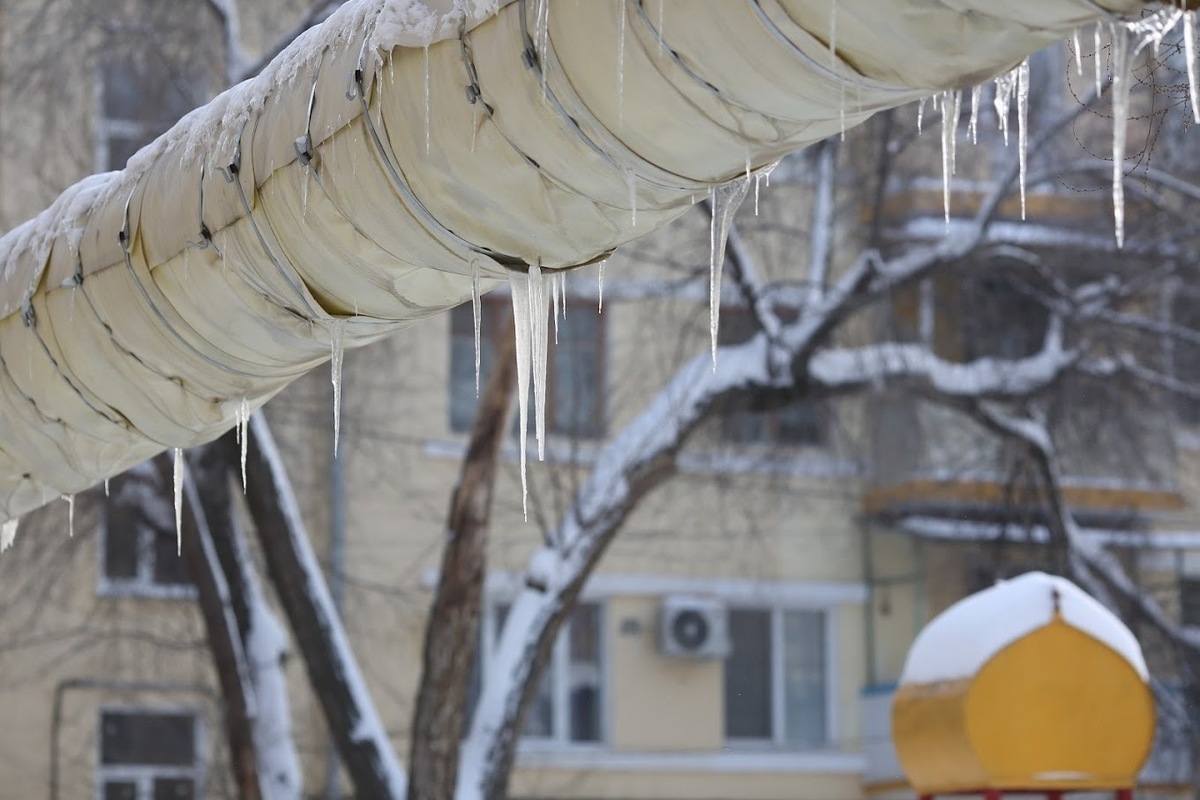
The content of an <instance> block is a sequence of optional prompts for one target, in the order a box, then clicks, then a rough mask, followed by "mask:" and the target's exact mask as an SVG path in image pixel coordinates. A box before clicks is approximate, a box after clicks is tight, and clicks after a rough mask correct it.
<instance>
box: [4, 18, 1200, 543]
mask: <svg viewBox="0 0 1200 800" xmlns="http://www.w3.org/2000/svg"><path fill="white" fill-rule="evenodd" d="M831 3H832V9H833V13H832V14H831V18H830V25H831V30H830V37H829V40H830V51H831V52H830V56H831V59H832V58H835V57H836V35H837V33H836V24H837V23H836V20H837V15H836V9H837V0H831ZM623 16H624V15H622V17H623ZM548 17H549V4H548V3H546V2H545V0H539V3H538V6H537V11H536V14H535V18H536V29H535V30H536V33H535V44H536V46H537V47H538V48H539V50H544V48H545V47H546V38H547V28H548ZM623 23H624V19H622V30H621V35H620V36H619V38H618V57H617V74H616V80H617V93H618V99H619V100H620V95H621V94H623V92H622V89H623V82H624V38H625V37H624V24H623ZM1180 23H1182V24H1183V30H1184V35H1183V39H1184V51H1185V58H1186V64H1187V73H1188V88H1189V91H1188V94H1189V99H1190V104H1191V109H1192V115H1193V118H1194V119H1195V121H1196V122H1197V123H1200V90H1198V88H1197V87H1198V76H1197V56H1196V34H1197V29H1196V12H1195V11H1184V10H1181V9H1177V8H1166V9H1163V10H1161V11H1159V12H1158V13H1156V14H1153V15H1149V16H1146V17H1144V18H1141V19H1138V20H1133V21H1120V20H1106V21H1102V22H1098V23H1096V25H1095V26H1094V29H1093V42H1094V50H1093V75H1094V80H1095V87H1096V92H1097V94H1099V93H1100V92H1101V91H1102V90H1103V84H1104V75H1105V70H1104V68H1103V64H1102V61H1101V55H1100V54H1101V52H1102V51H1103V49H1104V48H1103V43H1104V38H1105V36H1106V35H1107V38H1108V40H1109V42H1110V55H1109V72H1110V73H1111V76H1112V86H1111V91H1112V112H1113V113H1112V116H1113V141H1112V161H1113V180H1112V183H1113V187H1112V191H1113V218H1114V227H1115V235H1116V241H1117V246H1118V247H1122V246H1123V245H1124V242H1125V203H1124V190H1123V186H1122V179H1123V177H1124V160H1125V146H1126V122H1127V119H1128V113H1129V93H1130V88H1131V87H1130V84H1131V74H1130V73H1131V71H1132V69H1133V65H1134V63H1135V62H1136V58H1137V56H1138V55H1139V54H1140V53H1141V52H1143V51H1144V50H1145V49H1146V48H1147V47H1150V48H1153V49H1154V50H1155V52H1157V50H1158V48H1159V46H1160V45H1161V44H1162V41H1163V39H1164V37H1165V36H1166V35H1167V34H1168V33H1169V32H1170V31H1171V30H1173V29H1175V28H1176V27H1177V26H1178V25H1179V24H1180ZM659 27H660V30H661V28H662V26H661V23H660V26H659ZM1072 45H1073V51H1074V56H1075V69H1076V71H1077V74H1079V75H1082V74H1083V61H1082V54H1081V46H1080V32H1079V31H1076V32H1075V34H1074V35H1073V37H1072ZM426 64H428V56H426ZM994 83H995V96H994V101H993V105H994V107H995V111H996V116H997V119H998V121H999V127H1000V131H1001V133H1002V134H1003V136H1004V142H1005V144H1006V145H1007V143H1008V139H1009V115H1010V111H1011V108H1012V102H1013V99H1014V98H1015V99H1016V106H1017V146H1018V161H1019V184H1020V197H1021V217H1022V219H1024V217H1025V177H1026V152H1027V148H1028V144H1029V137H1028V116H1029V91H1030V85H1029V62H1028V60H1025V61H1023V62H1022V63H1021V64H1020V65H1018V66H1017V67H1016V68H1014V69H1013V70H1012V71H1011V72H1009V73H1007V74H1005V75H1001V76H1000V77H998V78H996V79H995V81H994ZM424 92H425V102H424V107H425V113H426V116H427V117H428V114H429V77H428V66H426V76H425V85H424ZM982 96H983V87H982V86H976V87H975V88H974V89H972V90H971V96H970V104H969V114H970V116H969V121H968V124H967V132H968V135H969V136H970V138H971V141H972V143H975V142H976V141H977V136H978V127H979V114H980V103H981V100H982ZM930 99H931V100H932V104H933V108H934V110H935V111H938V112H940V115H941V121H942V130H941V137H942V182H943V187H942V196H943V206H944V209H943V210H944V213H945V219H946V223H947V224H949V222H950V194H951V192H950V186H951V179H952V178H953V176H954V174H955V163H956V157H957V137H958V128H959V123H960V121H961V118H962V112H963V96H962V93H961V92H959V91H957V90H950V91H946V92H942V93H939V94H936V95H933V96H932V98H930ZM926 102H927V101H926V100H922V101H921V102H920V104H919V105H918V108H917V128H918V132H920V129H921V127H922V124H923V117H924V111H925V104H926ZM428 137H429V133H428V120H426V147H427V148H428ZM772 168H773V165H772V166H770V167H767V168H765V169H762V170H759V171H758V172H757V173H753V174H752V171H751V168H750V165H749V163H747V165H746V173H745V175H744V176H739V177H738V178H736V179H734V180H732V181H729V182H728V183H725V184H721V185H719V186H714V187H713V189H712V190H711V193H710V195H709V204H710V211H711V215H712V222H711V228H710V232H709V245H710V256H709V334H710V337H711V349H712V357H713V368H714V369H716V359H717V340H718V324H719V321H720V297H721V282H722V272H723V266H724V262H725V245H726V241H727V238H728V235H729V228H730V225H731V223H732V220H733V217H734V214H735V213H736V212H737V210H738V208H739V207H740V206H741V204H742V201H743V200H745V198H746V195H747V194H748V190H749V188H750V182H751V180H752V179H753V180H754V201H755V210H756V212H757V207H758V194H759V183H760V181H762V180H763V179H766V180H767V182H768V185H770V184H769V179H770V171H771V169H772ZM626 181H627V183H628V184H629V187H630V199H631V202H630V205H631V208H630V214H631V216H632V218H633V221H634V223H635V224H636V220H637V204H636V198H637V194H636V190H635V189H636V187H635V176H634V175H633V173H632V172H629V173H628V174H627V175H626ZM565 277H566V276H565V273H563V272H551V273H544V272H543V271H542V268H541V267H540V266H537V265H531V266H530V267H529V270H528V272H519V271H512V272H510V274H509V281H510V288H511V291H512V304H513V314H514V318H515V327H516V337H517V341H516V345H517V347H516V351H517V356H516V357H517V392H518V408H519V416H520V433H519V436H520V462H521V494H522V508H523V509H525V510H526V515H528V484H527V479H526V444H527V430H528V415H529V407H528V406H529V392H530V385H531V384H532V389H533V398H534V428H535V436H536V439H537V449H538V458H539V460H541V459H544V458H545V436H546V419H545V415H546V369H547V361H548V337H549V323H548V320H549V319H550V318H551V313H550V312H551V306H553V316H552V318H553V320H554V331H555V340H556V342H557V338H558V320H559V315H560V313H562V314H563V315H565V312H566V281H565ZM599 281H600V286H599V293H600V298H599V307H600V311H601V312H603V310H604V265H603V263H601V264H600V269H599ZM472 287H473V291H472V308H473V310H474V317H475V390H476V394H478V393H479V364H480V359H479V352H480V311H481V306H480V301H479V279H478V270H477V269H476V272H475V275H474V277H473V280H472ZM326 327H327V328H328V332H329V338H330V350H331V374H330V378H331V381H332V383H333V396H334V421H333V425H334V448H335V451H336V448H337V447H338V438H339V434H340V427H341V425H340V422H341V419H340V418H341V396H342V360H343V337H344V322H342V321H340V320H335V321H332V322H330V323H328V324H327V326H326ZM249 418H250V409H249V406H248V404H247V401H246V400H245V399H244V398H243V399H242V400H241V401H240V403H239V406H238V409H237V428H238V440H239V443H240V445H241V462H242V486H243V489H244V488H245V483H246V426H247V423H248V422H249ZM183 470H184V459H183V452H182V450H181V449H179V448H176V449H175V450H174V472H175V475H174V495H175V523H176V529H177V534H178V535H180V536H181V535H182V533H181V532H182V514H183V511H182V495H183ZM67 499H68V501H69V502H72V509H73V508H74V505H73V500H72V498H67ZM72 516H73V514H72ZM16 530H17V521H16V520H11V521H9V522H6V523H4V524H3V526H2V527H0V551H3V550H4V549H7V548H8V547H9V546H11V544H12V542H13V539H14V538H15V536H16Z"/></svg>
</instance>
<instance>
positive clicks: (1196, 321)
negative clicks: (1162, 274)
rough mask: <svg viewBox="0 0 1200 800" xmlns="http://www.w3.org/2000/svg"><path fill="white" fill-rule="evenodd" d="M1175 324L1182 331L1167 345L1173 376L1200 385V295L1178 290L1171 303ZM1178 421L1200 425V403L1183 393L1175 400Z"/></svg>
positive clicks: (1193, 291)
mask: <svg viewBox="0 0 1200 800" xmlns="http://www.w3.org/2000/svg"><path fill="white" fill-rule="evenodd" d="M1170 321H1171V324H1172V325H1174V326H1176V327H1177V328H1178V329H1179V331H1180V332H1181V333H1180V335H1177V336H1171V337H1168V338H1167V340H1166V342H1165V345H1166V347H1167V353H1168V357H1169V361H1170V369H1171V376H1172V377H1173V378H1175V379H1177V380H1179V381H1182V382H1184V383H1187V384H1191V385H1196V384H1200V339H1198V338H1196V337H1197V336H1200V292H1197V291H1196V290H1195V289H1192V288H1188V289H1184V288H1183V287H1180V288H1179V289H1177V291H1176V294H1175V296H1174V298H1172V302H1171V320H1170ZM1175 413H1176V418H1177V419H1178V420H1179V421H1180V422H1182V423H1183V424H1185V425H1200V401H1197V400H1196V398H1194V397H1186V396H1184V395H1183V394H1179V395H1176V398H1175Z"/></svg>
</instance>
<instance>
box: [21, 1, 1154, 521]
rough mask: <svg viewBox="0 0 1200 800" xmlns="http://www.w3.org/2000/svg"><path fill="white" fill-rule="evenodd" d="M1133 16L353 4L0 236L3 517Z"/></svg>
mask: <svg viewBox="0 0 1200 800" xmlns="http://www.w3.org/2000/svg"><path fill="white" fill-rule="evenodd" d="M1140 7H1141V2H1140V0H1099V1H1094V0H1036V2H1034V0H957V2H955V3H953V4H941V3H928V2H917V1H916V0H893V2H887V3H881V2H879V0H833V2H832V3H831V2H830V0H790V1H789V0H714V1H713V2H707V3H691V2H688V0H606V1H605V2H600V1H597V2H574V3H567V2H558V1H557V0H529V1H528V2H526V0H517V1H516V2H514V1H513V0H490V2H489V0H454V1H453V2H452V0H427V2H426V3H424V4H422V3H420V2H416V0H351V2H349V3H347V4H346V5H344V6H343V7H342V8H341V9H340V10H339V11H338V12H337V13H336V14H334V15H333V16H332V17H331V18H330V19H329V20H328V21H327V22H325V23H324V24H323V25H321V26H320V27H318V28H316V29H314V30H312V31H309V32H308V33H306V34H304V35H302V36H301V37H300V38H299V39H298V40H297V41H296V42H295V43H294V44H293V45H292V46H291V47H290V48H288V49H287V50H286V51H285V52H284V53H283V54H282V55H281V56H280V57H279V58H278V59H276V60H275V61H274V62H273V63H272V64H271V65H270V66H269V67H268V68H267V69H266V70H265V71H264V72H263V73H262V74H261V75H260V76H259V77H258V78H256V79H253V80H251V81H248V82H247V83H244V84H242V85H240V86H238V87H235V88H234V89H232V90H230V91H228V92H226V93H224V94H222V95H221V96H219V97H218V98H216V99H215V100H214V101H213V102H211V103H210V104H208V105H207V106H205V107H203V108H201V109H198V110H197V111H195V112H193V113H192V114H190V115H188V116H187V117H186V118H184V119H183V120H182V121H181V122H180V123H179V124H178V125H176V126H175V127H174V128H173V129H171V130H170V131H169V132H168V133H166V134H165V135H164V136H163V137H161V138H160V139H159V140H157V141H156V142H154V143H153V144H151V145H150V146H148V147H147V148H146V149H144V150H143V151H142V152H140V153H139V154H138V155H136V156H135V157H134V158H133V159H131V161H130V163H129V166H128V168H127V169H126V170H125V171H123V172H116V173H108V174H105V175H100V176H95V177H92V178H89V179H87V180H85V181H82V182H81V183H79V184H77V185H76V186H74V187H72V188H70V189H68V190H67V191H66V192H64V193H63V195H62V196H61V197H60V198H59V199H58V200H57V201H56V202H55V203H54V205H53V206H51V208H49V209H48V210H47V211H45V212H43V214H41V215H40V216H38V217H37V218H35V219H34V220H32V221H30V222H29V223H26V224H25V225H23V226H21V227H18V228H17V229H15V230H13V231H11V232H10V233H8V234H7V235H6V236H4V237H2V238H0V264H2V265H3V270H2V273H0V316H2V318H0V507H2V508H0V517H9V518H12V517H16V516H17V515H20V514H21V513H23V512H25V511H27V510H29V509H32V508H34V507H37V506H39V505H41V504H42V503H45V502H47V501H49V500H51V499H54V498H57V497H59V496H60V495H64V494H66V495H70V494H72V493H74V492H76V491H79V490H82V489H85V488H87V487H89V486H91V485H93V484H95V483H96V482H98V481H100V480H102V479H104V478H106V477H107V476H110V475H113V474H116V473H118V472H120V471H121V470H123V469H125V468H127V467H129V466H131V465H133V464H135V463H137V462H139V461H141V460H143V459H145V458H147V457H149V456H152V455H154V454H155V453H157V452H160V451H162V450H164V449H166V448H174V447H186V446H190V445H194V444H198V443H201V442H203V441H206V440H209V439H212V438H214V437H216V436H218V435H219V434H220V433H222V432H223V431H225V430H226V429H228V428H230V427H231V426H233V425H234V424H235V422H236V423H241V422H242V420H244V419H245V418H246V417H247V416H248V413H249V411H250V410H251V409H253V408H257V407H259V406H260V405H262V404H263V403H264V402H266V401H267V399H269V398H270V397H271V396H273V395H274V394H275V393H276V392H278V391H279V390H280V389H282V388H283V387H284V386H286V385H287V384H288V383H289V382H290V381H292V380H294V379H295V378H297V377H298V376H299V375H301V374H302V373H304V372H305V371H307V370H309V369H311V368H313V367H314V366H316V365H318V364H320V363H323V362H324V361H327V360H329V359H330V358H333V360H334V362H335V363H340V360H341V348H342V347H343V343H344V346H345V347H357V346H360V345H363V344H366V343H368V342H370V341H373V340H376V339H379V338H380V337H382V336H385V335H387V334H389V333H392V332H393V331H396V330H398V329H400V328H403V327H405V326H406V325H408V324H411V323H412V322H414V321H415V320H417V319H420V318H422V317H426V316H429V315H432V314H436V313H439V312H441V311H443V310H445V309H447V308H450V307H452V306H454V305H457V304H459V303H462V302H464V301H466V300H468V299H470V298H471V297H472V293H473V287H475V286H479V287H481V289H482V290H484V291H486V290H487V289H489V288H492V287H494V286H495V285H496V284H497V283H498V282H500V281H504V280H506V279H508V278H509V277H510V276H516V277H517V281H518V283H519V285H520V286H521V287H522V289H523V291H524V292H525V295H526V301H525V302H523V303H522V305H530V304H532V305H533V306H539V305H540V306H542V307H544V306H545V304H546V302H547V297H549V296H550V295H555V296H556V292H555V290H554V286H553V284H551V285H550V287H549V288H550V291H549V292H547V291H546V287H544V286H535V285H534V284H535V283H538V282H540V280H541V279H540V277H539V276H540V275H543V274H545V275H549V276H553V274H554V271H557V270H563V269H567V268H571V267H576V266H579V265H582V264H588V263H595V262H597V261H602V260H603V259H604V258H605V257H606V256H607V254H608V253H609V252H611V250H612V249H613V248H614V247H616V246H618V245H620V244H622V243H624V242H627V241H630V240H632V239H634V238H637V237H638V236H641V235H643V234H645V233H647V232H649V231H652V230H654V229H656V228H659V227H661V226H663V225H665V224H666V223H667V222H669V221H670V220H672V219H674V218H676V217H678V216H679V215H680V214H682V213H683V212H684V211H685V210H686V209H687V208H689V207H690V206H691V205H692V204H694V203H695V202H698V201H699V200H701V199H704V198H705V197H708V196H709V195H712V196H713V197H714V198H717V199H719V198H721V197H722V196H737V195H739V194H744V192H740V193H739V192H730V191H724V192H723V191H721V189H720V187H722V186H723V185H725V184H727V183H729V182H730V181H736V180H746V179H748V178H749V177H750V176H752V175H753V174H755V173H756V172H758V173H761V171H765V170H766V169H768V168H769V166H770V165H771V164H772V163H773V162H775V161H776V160H777V159H779V158H781V157H782V156H784V155H786V154H787V153H789V152H792V151H795V150H797V149H799V148H801V147H803V146H805V145H807V144H810V143H812V142H815V141H818V140H820V139H822V138H825V137H827V136H829V135H831V134H835V133H837V132H838V131H839V130H842V129H844V128H845V127H849V126H852V125H856V124H858V123H860V122H862V121H864V120H865V119H867V118H868V117H869V116H870V115H871V114H873V113H874V112H876V111H878V110H880V109H884V108H889V107H894V106H897V105H900V104H903V103H906V102H908V101H910V100H913V99H915V98H918V97H925V96H929V95H931V94H933V93H934V92H937V91H945V90H948V89H958V88H963V87H969V86H972V85H974V84H976V83H978V82H979V81H981V80H984V79H986V78H989V77H991V76H993V75H995V74H997V73H998V72H1002V71H1005V70H1008V69H1011V68H1012V67H1013V65H1014V64H1017V63H1019V62H1020V61H1021V60H1022V59H1023V58H1024V57H1025V56H1026V55H1027V54H1028V53H1030V52H1032V51H1035V50H1037V49H1039V48H1041V47H1042V46H1044V45H1046V44H1048V43H1049V42H1052V41H1054V40H1056V39H1058V38H1061V37H1064V36H1066V35H1068V34H1069V33H1070V31H1071V30H1072V29H1073V28H1075V27H1077V26H1079V25H1081V24H1084V23H1087V22H1090V21H1093V20H1096V19H1099V18H1101V17H1103V16H1104V15H1106V14H1121V13H1129V12H1133V11H1135V10H1137V9H1138V8H1140ZM718 216H721V215H718V214H714V218H717V217H718ZM720 236H723V232H718V231H716V230H714V240H716V239H717V238H719V237H720ZM717 267H719V264H718V265H717ZM527 276H529V277H527ZM535 311H536V309H535ZM540 313H543V315H544V312H540ZM523 328H524V331H525V332H526V335H527V336H530V337H532V338H531V340H530V343H529V345H528V346H526V347H524V348H523V349H524V352H525V353H528V354H529V355H527V356H526V357H527V358H532V357H533V355H534V354H544V351H545V346H544V344H539V343H538V341H537V337H541V338H542V339H544V337H545V336H546V325H545V324H529V323H528V322H527V323H526V324H524V326H523ZM538 357H539V358H541V355H539V356H538ZM535 366H536V365H535ZM526 369H529V365H526ZM533 371H534V373H535V374H534V376H533V380H534V381H535V382H536V380H538V376H537V374H536V372H537V370H536V369H535V370H533ZM334 380H335V386H336V384H337V382H338V381H337V378H336V374H335V378H334ZM521 430H522V431H524V430H525V426H524V425H522V426H521Z"/></svg>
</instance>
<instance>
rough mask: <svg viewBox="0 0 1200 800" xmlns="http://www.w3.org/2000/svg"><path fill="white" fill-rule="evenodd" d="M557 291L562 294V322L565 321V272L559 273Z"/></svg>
mask: <svg viewBox="0 0 1200 800" xmlns="http://www.w3.org/2000/svg"><path fill="white" fill-rule="evenodd" d="M558 290H559V291H560V292H562V315H563V321H564V322H566V320H567V273H566V270H564V271H562V272H561V273H559V276H558Z"/></svg>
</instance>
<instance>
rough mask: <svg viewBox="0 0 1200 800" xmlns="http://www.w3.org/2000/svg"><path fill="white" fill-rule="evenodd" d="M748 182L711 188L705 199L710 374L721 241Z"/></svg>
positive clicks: (726, 235) (717, 309)
mask: <svg viewBox="0 0 1200 800" xmlns="http://www.w3.org/2000/svg"><path fill="white" fill-rule="evenodd" d="M749 188H750V181H748V180H746V179H745V178H740V179H738V180H733V181H730V182H729V183H724V184H721V185H720V186H714V187H713V189H712V195H711V196H710V198H709V201H710V203H711V204H712V208H711V209H710V210H711V211H712V224H711V225H710V226H709V245H710V247H711V250H710V251H709V262H708V267H709V270H708V329H709V335H710V337H711V340H712V359H713V371H714V372H715V371H716V369H717V325H718V322H719V320H720V316H721V271H722V269H723V268H724V266H725V241H726V239H728V238H729V224H730V223H731V222H732V221H733V215H734V214H735V213H736V212H737V210H738V206H740V205H741V204H742V201H743V200H745V199H746V192H747V190H748V189H749Z"/></svg>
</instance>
